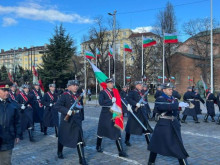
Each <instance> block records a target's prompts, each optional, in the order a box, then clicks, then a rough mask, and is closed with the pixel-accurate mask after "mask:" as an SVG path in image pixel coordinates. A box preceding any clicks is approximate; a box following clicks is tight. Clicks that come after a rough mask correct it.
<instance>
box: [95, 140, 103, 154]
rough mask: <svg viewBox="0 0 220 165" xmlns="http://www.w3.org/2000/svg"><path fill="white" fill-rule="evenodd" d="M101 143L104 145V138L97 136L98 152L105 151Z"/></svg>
mask: <svg viewBox="0 0 220 165" xmlns="http://www.w3.org/2000/svg"><path fill="white" fill-rule="evenodd" d="M101 145H102V138H100V137H97V141H96V150H97V152H103V150H102V147H101Z"/></svg>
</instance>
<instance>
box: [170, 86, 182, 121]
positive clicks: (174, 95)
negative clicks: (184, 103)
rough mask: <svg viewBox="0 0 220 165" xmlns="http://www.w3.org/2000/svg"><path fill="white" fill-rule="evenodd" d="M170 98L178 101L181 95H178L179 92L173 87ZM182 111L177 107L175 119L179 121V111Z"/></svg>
mask: <svg viewBox="0 0 220 165" xmlns="http://www.w3.org/2000/svg"><path fill="white" fill-rule="evenodd" d="M172 96H173V97H174V98H175V99H176V100H177V101H179V100H180V99H181V95H180V94H179V92H178V91H177V90H176V87H175V86H174V88H173V93H172ZM181 110H182V109H181V108H180V107H179V111H178V114H177V119H178V120H180V111H181Z"/></svg>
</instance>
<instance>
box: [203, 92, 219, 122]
mask: <svg viewBox="0 0 220 165" xmlns="http://www.w3.org/2000/svg"><path fill="white" fill-rule="evenodd" d="M216 100H217V99H216V97H215V95H214V94H213V93H211V88H209V89H208V92H207V93H206V108H207V114H206V115H205V117H204V122H208V117H209V116H211V118H212V122H215V119H214V117H215V107H214V103H216Z"/></svg>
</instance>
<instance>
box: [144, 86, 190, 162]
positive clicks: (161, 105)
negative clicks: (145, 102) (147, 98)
mask: <svg viewBox="0 0 220 165" xmlns="http://www.w3.org/2000/svg"><path fill="white" fill-rule="evenodd" d="M172 89H173V84H171V83H167V84H164V89H163V93H162V95H161V96H160V97H158V98H157V99H156V104H155V106H156V108H157V111H158V113H159V120H158V122H157V124H156V126H155V129H154V133H153V136H152V138H151V141H150V144H149V145H148V150H149V151H150V157H149V162H148V165H154V164H155V160H156V157H157V154H160V155H164V156H171V157H175V158H177V159H178V160H179V164H180V165H186V164H187V161H186V158H187V157H188V153H187V152H186V150H185V148H184V146H183V141H182V138H181V132H180V123H179V121H178V120H177V118H176V117H177V114H178V108H179V106H180V107H183V106H188V105H187V103H178V101H177V100H176V99H175V98H174V97H173V96H172Z"/></svg>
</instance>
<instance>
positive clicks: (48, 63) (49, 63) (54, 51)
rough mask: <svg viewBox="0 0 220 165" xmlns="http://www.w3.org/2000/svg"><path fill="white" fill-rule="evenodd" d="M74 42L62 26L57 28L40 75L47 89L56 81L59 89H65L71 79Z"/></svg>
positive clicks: (74, 50)
mask: <svg viewBox="0 0 220 165" xmlns="http://www.w3.org/2000/svg"><path fill="white" fill-rule="evenodd" d="M73 45H74V42H73V40H72V38H71V37H70V35H69V34H66V30H65V29H64V28H63V26H62V24H61V25H60V26H59V27H57V26H56V28H55V34H54V35H53V37H52V38H51V39H50V44H49V45H48V47H47V51H46V53H45V54H44V55H43V56H42V60H43V63H42V65H41V67H40V69H39V75H40V77H41V79H42V81H43V83H44V86H45V87H46V88H47V87H48V84H50V83H53V82H54V81H55V83H56V85H57V87H61V88H65V87H66V84H67V81H68V79H69V78H70V77H71V69H70V64H72V62H71V58H72V56H73V55H74V54H75V52H76V48H75V47H74V46H73Z"/></svg>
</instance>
